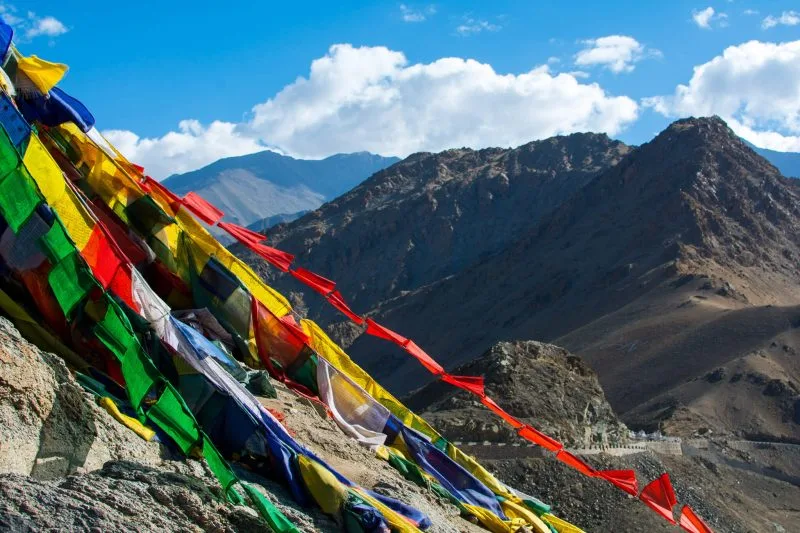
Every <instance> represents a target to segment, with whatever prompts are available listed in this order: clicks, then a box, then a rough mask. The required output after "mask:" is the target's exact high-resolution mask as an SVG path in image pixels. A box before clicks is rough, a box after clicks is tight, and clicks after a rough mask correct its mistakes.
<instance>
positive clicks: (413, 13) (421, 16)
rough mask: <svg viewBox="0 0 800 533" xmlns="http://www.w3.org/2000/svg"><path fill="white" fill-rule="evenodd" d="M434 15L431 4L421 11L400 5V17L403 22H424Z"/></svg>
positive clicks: (433, 7) (434, 10)
mask: <svg viewBox="0 0 800 533" xmlns="http://www.w3.org/2000/svg"><path fill="white" fill-rule="evenodd" d="M435 14H436V6H435V5H433V4H431V5H429V6H427V7H425V8H422V9H414V8H411V7H409V6H407V5H406V4H400V15H401V16H402V17H403V21H404V22H424V21H425V19H427V18H428V16H430V15H435Z"/></svg>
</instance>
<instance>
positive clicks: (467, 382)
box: [442, 374, 486, 397]
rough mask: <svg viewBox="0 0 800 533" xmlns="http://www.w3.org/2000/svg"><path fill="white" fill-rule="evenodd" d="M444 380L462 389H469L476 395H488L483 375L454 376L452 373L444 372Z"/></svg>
mask: <svg viewBox="0 0 800 533" xmlns="http://www.w3.org/2000/svg"><path fill="white" fill-rule="evenodd" d="M442 381H444V382H445V383H449V384H450V385H453V386H455V387H458V388H460V389H464V390H466V391H469V392H471V393H472V394H474V395H476V396H480V397H484V396H486V391H485V390H484V384H483V376H453V375H451V374H442Z"/></svg>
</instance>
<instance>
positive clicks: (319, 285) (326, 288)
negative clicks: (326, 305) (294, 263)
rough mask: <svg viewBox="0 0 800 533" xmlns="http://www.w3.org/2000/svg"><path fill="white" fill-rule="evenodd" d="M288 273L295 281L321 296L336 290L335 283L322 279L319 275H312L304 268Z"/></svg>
mask: <svg viewBox="0 0 800 533" xmlns="http://www.w3.org/2000/svg"><path fill="white" fill-rule="evenodd" d="M289 273H290V274H291V275H292V276H294V278H295V279H297V280H299V281H301V282H302V283H305V284H306V285H308V286H309V287H311V288H312V289H314V290H315V291H317V292H318V293H320V294H321V295H323V296H327V295H328V294H330V293H332V292H333V291H334V289H336V283H335V282H333V281H331V280H329V279H328V278H323V277H322V276H320V275H319V274H314V273H313V272H311V271H310V270H306V269H305V268H295V269H294V270H292V271H291V272H289Z"/></svg>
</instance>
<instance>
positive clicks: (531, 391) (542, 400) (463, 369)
mask: <svg viewBox="0 0 800 533" xmlns="http://www.w3.org/2000/svg"><path fill="white" fill-rule="evenodd" d="M453 373H454V374H456V375H469V376H474V375H480V376H484V379H485V383H486V391H487V394H488V395H489V396H491V397H492V398H493V399H494V400H495V401H496V402H498V403H499V404H500V405H501V406H502V407H503V408H504V409H506V410H507V411H508V412H509V413H510V414H512V415H514V416H516V417H517V418H520V419H522V420H523V421H525V422H528V423H530V424H532V425H534V427H536V428H537V429H539V430H541V431H543V432H545V433H547V434H548V435H550V436H553V437H555V438H557V439H559V440H560V441H562V442H564V443H565V444H566V445H567V446H569V447H588V446H599V445H604V446H618V445H621V444H624V443H625V442H626V441H627V438H628V437H627V434H628V428H627V427H625V424H623V423H622V422H620V421H619V420H618V419H617V416H616V414H614V411H613V410H612V409H611V406H610V405H608V402H606V399H605V395H604V394H603V389H602V388H601V387H600V384H599V382H598V381H597V376H596V375H595V373H594V372H593V371H592V369H591V368H589V367H588V366H587V365H586V363H584V362H583V361H582V360H581V358H580V357H576V356H574V355H572V354H570V353H569V352H568V351H566V350H564V349H563V348H559V347H558V346H553V345H551V344H543V343H540V342H535V341H516V342H501V343H498V344H496V345H495V346H493V347H492V348H491V349H490V350H488V351H487V352H486V353H484V354H483V355H482V356H480V357H479V358H477V359H475V360H474V361H472V362H470V363H468V364H466V365H463V366H460V367H458V368H457V369H456V370H455V371H454V372H453ZM407 400H408V405H409V407H411V408H412V409H417V408H419V409H422V408H423V407H424V408H425V410H424V411H423V412H422V415H423V416H424V417H425V418H426V419H427V420H429V421H430V422H431V423H432V424H433V425H434V427H436V428H438V429H439V430H440V431H441V432H443V433H444V435H445V436H446V437H447V438H449V439H451V440H459V441H490V442H506V443H511V442H517V443H519V442H521V441H520V440H519V438H518V437H517V436H516V435H515V434H514V431H513V430H512V429H511V428H510V427H509V426H508V425H506V424H503V422H502V421H501V420H499V419H498V418H497V417H495V416H493V415H492V414H491V413H490V412H488V411H487V410H486V408H484V407H483V406H482V405H480V403H478V402H476V401H475V397H474V396H471V395H470V394H468V393H466V392H463V391H458V390H457V389H454V388H453V387H451V386H449V385H446V384H444V383H432V384H430V385H427V386H425V387H423V388H422V389H420V390H418V391H416V392H415V393H413V394H411V395H410V396H409V397H408V398H407Z"/></svg>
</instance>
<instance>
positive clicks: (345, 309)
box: [325, 291, 364, 326]
mask: <svg viewBox="0 0 800 533" xmlns="http://www.w3.org/2000/svg"><path fill="white" fill-rule="evenodd" d="M325 299H326V300H328V303H330V304H331V305H332V306H334V307H335V308H336V309H338V310H339V311H341V312H342V313H344V315H345V316H347V318H349V319H350V320H352V321H353V322H355V323H356V324H358V325H359V326H360V325H361V324H363V323H364V319H363V318H361V317H360V316H358V315H357V314H356V313H355V312H353V310H352V309H350V307H349V306H348V305H347V304H346V303H345V301H344V298H342V295H341V293H339V291H333V292H332V293H330V294H329V295H327V296H326V297H325Z"/></svg>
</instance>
